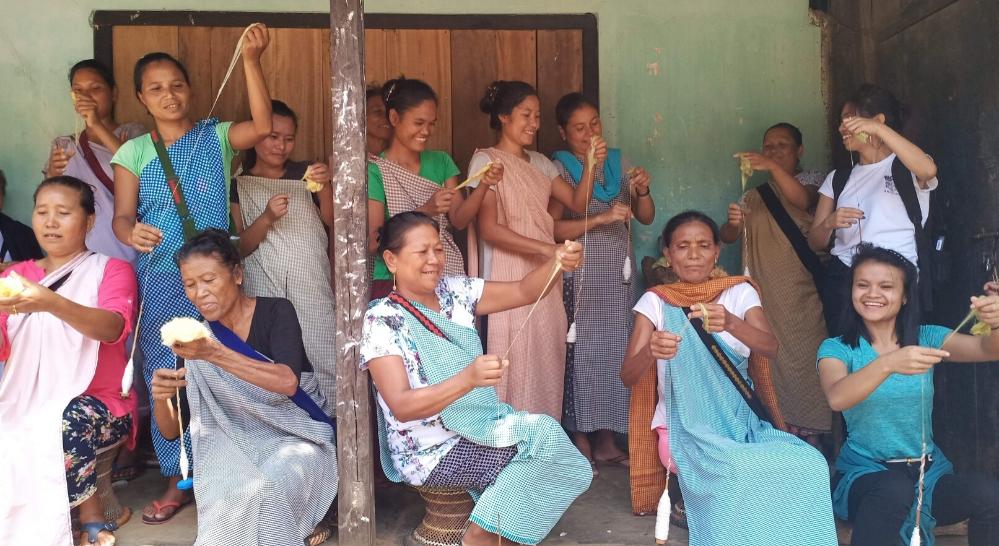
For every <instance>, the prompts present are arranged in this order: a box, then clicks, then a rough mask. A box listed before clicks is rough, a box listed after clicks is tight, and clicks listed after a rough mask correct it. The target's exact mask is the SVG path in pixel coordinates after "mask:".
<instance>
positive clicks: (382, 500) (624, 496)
mask: <svg viewBox="0 0 999 546" xmlns="http://www.w3.org/2000/svg"><path fill="white" fill-rule="evenodd" d="M161 480H162V478H161V477H160V476H159V474H158V473H157V472H156V471H155V470H150V471H147V472H146V473H145V474H144V475H142V476H141V477H139V478H138V479H136V480H135V481H133V482H130V483H129V484H128V485H127V486H125V487H123V488H121V489H118V490H117V492H118V498H119V500H120V501H121V503H122V504H123V505H127V506H129V507H131V508H132V510H133V512H134V514H133V517H132V519H131V521H129V522H128V523H127V524H125V525H124V526H123V527H122V528H121V529H119V530H118V532H117V533H116V536H117V538H118V544H119V545H120V546H188V545H190V544H192V543H193V542H194V538H195V534H196V531H197V528H196V527H197V525H196V510H195V508H194V506H193V505H192V506H188V507H186V508H184V509H183V510H182V511H181V512H180V513H178V514H177V515H176V516H175V517H174V519H173V520H171V521H169V522H167V523H165V524H163V525H146V524H144V523H142V508H143V506H145V505H146V504H147V503H148V502H149V501H151V500H152V499H154V498H156V495H157V494H158V493H159V492H160V491H161V487H162V481H161ZM630 502H631V501H630V498H629V494H628V472H627V469H624V468H615V467H602V468H601V474H600V477H598V478H597V479H596V480H594V481H593V485H592V486H591V487H590V489H589V491H587V492H586V493H585V494H584V495H583V496H582V497H580V498H579V499H577V500H576V502H575V503H573V505H572V507H571V508H570V509H569V511H568V512H567V513H566V514H565V517H563V518H562V521H560V522H559V523H558V525H556V526H555V529H554V530H553V531H552V533H551V535H549V537H548V539H547V540H545V542H544V544H551V545H565V546H568V545H576V544H586V545H600V544H606V545H611V544H614V545H617V544H646V545H652V544H654V543H655V541H654V540H653V534H652V533H653V527H654V525H655V518H654V517H651V516H649V517H635V516H633V515H632V513H631V505H630ZM376 513H377V518H376V521H377V525H378V530H377V540H376V542H377V544H378V546H400V545H401V544H402V541H403V538H404V537H405V536H406V535H407V534H409V532H410V531H412V530H413V528H414V527H416V525H417V524H418V523H419V521H420V519H421V518H422V517H423V503H422V501H421V500H420V499H419V497H418V496H417V495H416V493H415V492H414V491H413V490H412V489H410V488H407V487H401V486H392V487H388V488H385V489H379V490H378V499H377V505H376ZM336 543H337V541H336V536H335V535H334V537H333V538H331V539H330V540H328V541H326V542H325V543H324V544H326V545H335V544H336ZM686 544H688V542H687V532H686V531H684V530H683V529H680V528H677V527H673V528H672V529H671V531H670V540H669V546H681V545H686ZM937 545H938V546H966V545H967V541H966V540H965V539H964V537H960V538H955V537H942V538H939V539H938V540H937Z"/></svg>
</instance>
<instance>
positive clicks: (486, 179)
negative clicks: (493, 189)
mask: <svg viewBox="0 0 999 546" xmlns="http://www.w3.org/2000/svg"><path fill="white" fill-rule="evenodd" d="M502 181H503V164H502V163H500V162H499V161H493V162H492V164H491V165H489V170H488V171H486V174H484V175H482V178H481V179H480V182H481V183H483V184H485V185H486V186H495V185H496V184H499V183H500V182H502Z"/></svg>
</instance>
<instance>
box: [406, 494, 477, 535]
mask: <svg viewBox="0 0 999 546" xmlns="http://www.w3.org/2000/svg"><path fill="white" fill-rule="evenodd" d="M415 489H416V490H417V491H418V492H419V493H420V496H421V497H423V501H424V502H425V503H426V507H427V513H426V514H425V515H424V516H423V521H421V522H420V525H419V526H417V527H416V529H413V532H412V533H410V534H409V535H407V536H406V538H405V539H404V541H403V542H404V544H406V546H461V537H462V535H464V534H465V529H467V528H468V517H469V516H471V515H472V509H473V508H475V502H474V501H472V497H470V496H469V495H468V492H467V491H465V490H463V489H428V488H423V487H416V488H415Z"/></svg>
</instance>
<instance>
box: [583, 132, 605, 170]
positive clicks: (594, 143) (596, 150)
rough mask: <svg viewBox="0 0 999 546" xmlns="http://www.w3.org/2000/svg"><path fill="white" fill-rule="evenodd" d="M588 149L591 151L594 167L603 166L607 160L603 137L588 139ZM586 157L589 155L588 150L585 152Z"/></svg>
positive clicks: (594, 136)
mask: <svg viewBox="0 0 999 546" xmlns="http://www.w3.org/2000/svg"><path fill="white" fill-rule="evenodd" d="M590 149H591V150H593V159H594V161H595V165H594V166H599V165H603V164H604V161H605V160H607V141H606V140H604V137H602V136H600V135H593V136H592V137H590ZM587 155H589V150H587Z"/></svg>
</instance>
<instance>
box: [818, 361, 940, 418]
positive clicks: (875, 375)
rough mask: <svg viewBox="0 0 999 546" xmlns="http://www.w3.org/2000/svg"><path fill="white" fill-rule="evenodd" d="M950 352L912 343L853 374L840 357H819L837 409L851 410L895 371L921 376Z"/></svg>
mask: <svg viewBox="0 0 999 546" xmlns="http://www.w3.org/2000/svg"><path fill="white" fill-rule="evenodd" d="M948 356H949V355H948V354H947V352H946V351H942V350H940V349H931V348H928V347H920V346H918V345H911V346H908V347H902V348H901V349H896V350H894V351H892V352H890V353H886V354H884V355H881V356H879V357H878V358H876V359H875V360H874V361H873V362H871V363H870V364H868V365H866V366H864V367H863V368H861V369H859V370H857V371H855V372H853V373H850V372H849V371H848V368H847V367H846V363H844V362H843V361H842V360H840V359H838V358H828V357H827V358H822V359H820V360H819V383H820V384H821V385H822V391H823V392H825V394H826V400H827V401H828V402H829V407H830V408H832V410H833V411H844V410H848V409H850V408H852V407H854V406H856V405H857V404H859V403H861V402H863V401H864V400H866V399H867V397H868V396H870V395H871V393H872V392H874V391H875V390H876V389H877V388H878V387H880V386H881V384H882V383H884V382H885V380H887V379H888V378H889V377H890V376H891V375H892V374H893V373H898V374H903V375H919V374H923V373H926V372H927V371H929V370H930V369H931V368H932V367H933V366H934V365H936V364H937V363H939V362H940V361H941V360H943V359H944V358H947V357H948Z"/></svg>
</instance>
